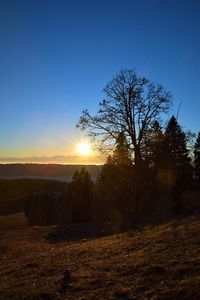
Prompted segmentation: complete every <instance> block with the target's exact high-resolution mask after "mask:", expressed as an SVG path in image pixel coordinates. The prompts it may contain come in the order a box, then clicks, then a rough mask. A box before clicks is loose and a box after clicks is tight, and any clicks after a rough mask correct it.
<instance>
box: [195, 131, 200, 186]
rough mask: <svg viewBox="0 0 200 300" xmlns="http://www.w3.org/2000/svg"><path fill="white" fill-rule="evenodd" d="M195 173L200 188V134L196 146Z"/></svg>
mask: <svg viewBox="0 0 200 300" xmlns="http://www.w3.org/2000/svg"><path fill="white" fill-rule="evenodd" d="M194 172H195V180H196V182H197V186H198V188H200V132H198V136H197V139H196V142H195V145H194Z"/></svg>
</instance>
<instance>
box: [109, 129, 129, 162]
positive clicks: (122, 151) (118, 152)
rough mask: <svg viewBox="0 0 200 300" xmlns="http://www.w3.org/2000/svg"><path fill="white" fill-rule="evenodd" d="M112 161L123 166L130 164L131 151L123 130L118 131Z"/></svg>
mask: <svg viewBox="0 0 200 300" xmlns="http://www.w3.org/2000/svg"><path fill="white" fill-rule="evenodd" d="M112 163H113V164H115V165H118V166H124V167H125V166H131V165H132V159H131V151H130V148H129V146H128V144H127V141H126V137H125V135H124V133H123V132H120V133H119V134H118V136H117V138H116V144H115V148H114V151H113V155H112Z"/></svg>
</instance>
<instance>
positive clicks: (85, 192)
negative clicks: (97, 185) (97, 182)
mask: <svg viewBox="0 0 200 300" xmlns="http://www.w3.org/2000/svg"><path fill="white" fill-rule="evenodd" d="M92 198H93V183H92V180H91V178H90V174H89V172H88V171H87V170H85V169H84V168H82V169H81V171H80V172H79V171H75V173H74V175H73V177H72V182H71V183H70V184H69V186H68V191H67V199H68V208H69V209H70V210H71V221H72V222H89V221H91V218H92Z"/></svg>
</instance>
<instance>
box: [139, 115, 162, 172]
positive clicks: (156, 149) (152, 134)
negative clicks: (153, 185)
mask: <svg viewBox="0 0 200 300" xmlns="http://www.w3.org/2000/svg"><path fill="white" fill-rule="evenodd" d="M163 142H164V134H163V132H162V128H161V125H160V123H159V122H158V121H155V122H154V123H153V125H152V127H151V128H150V129H149V130H148V133H147V134H146V136H145V142H144V147H143V149H142V150H143V156H144V157H145V163H146V166H147V167H151V168H153V169H155V170H157V169H158V167H159V166H160V163H161V160H162V156H163Z"/></svg>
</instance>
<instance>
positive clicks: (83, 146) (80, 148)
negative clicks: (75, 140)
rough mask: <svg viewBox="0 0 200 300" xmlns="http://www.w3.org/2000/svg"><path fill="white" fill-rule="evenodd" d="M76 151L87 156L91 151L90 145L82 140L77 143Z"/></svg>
mask: <svg viewBox="0 0 200 300" xmlns="http://www.w3.org/2000/svg"><path fill="white" fill-rule="evenodd" d="M77 152H78V154H79V155H81V156H88V155H90V153H91V146H90V144H89V143H88V142H86V141H83V142H80V143H79V144H78V145H77Z"/></svg>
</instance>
